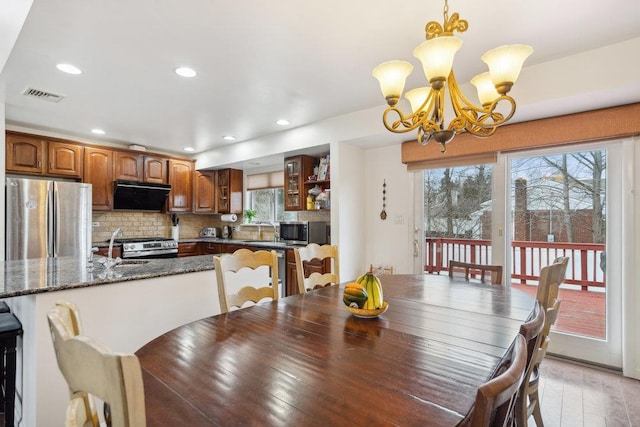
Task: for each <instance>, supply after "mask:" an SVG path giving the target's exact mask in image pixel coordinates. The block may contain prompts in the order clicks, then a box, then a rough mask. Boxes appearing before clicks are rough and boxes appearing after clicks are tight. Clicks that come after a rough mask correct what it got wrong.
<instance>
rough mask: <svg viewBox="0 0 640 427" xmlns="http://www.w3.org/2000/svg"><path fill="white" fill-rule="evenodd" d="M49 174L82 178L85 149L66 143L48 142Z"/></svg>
mask: <svg viewBox="0 0 640 427" xmlns="http://www.w3.org/2000/svg"><path fill="white" fill-rule="evenodd" d="M47 144H48V150H47V157H48V159H47V174H48V175H57V176H65V177H69V178H78V179H80V178H82V171H83V167H82V164H83V154H84V147H82V146H81V145H75V144H69V143H66V142H58V141H48V143H47Z"/></svg>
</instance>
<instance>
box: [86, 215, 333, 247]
mask: <svg viewBox="0 0 640 427" xmlns="http://www.w3.org/2000/svg"><path fill="white" fill-rule="evenodd" d="M297 216H298V219H299V220H300V221H330V220H331V218H330V213H329V211H309V212H307V211H301V212H299V213H298V215H297ZM178 218H180V239H190V238H195V237H199V236H200V230H201V229H202V228H204V227H218V228H221V227H222V226H224V225H231V226H232V227H234V228H237V230H236V233H235V236H234V237H235V238H245V239H250V238H257V237H258V235H257V233H258V228H257V227H240V226H241V225H242V222H243V218H242V215H238V221H236V222H234V223H229V222H223V221H222V220H221V219H220V215H219V214H215V215H196V214H190V213H184V214H178ZM93 223H94V224H96V223H98V224H99V225H97V226H94V227H93V236H92V240H93V241H94V242H96V243H97V242H106V241H108V240H109V239H110V238H111V234H112V233H113V232H114V231H115V229H116V228H118V227H120V228H121V229H122V237H171V214H170V213H160V212H136V211H112V212H94V213H93ZM262 232H263V234H264V237H263V238H264V239H270V238H273V230H272V229H271V227H262ZM254 234H255V235H254Z"/></svg>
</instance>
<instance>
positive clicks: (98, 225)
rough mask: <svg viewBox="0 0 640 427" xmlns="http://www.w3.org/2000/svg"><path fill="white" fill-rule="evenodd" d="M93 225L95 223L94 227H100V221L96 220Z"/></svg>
mask: <svg viewBox="0 0 640 427" xmlns="http://www.w3.org/2000/svg"><path fill="white" fill-rule="evenodd" d="M92 225H93V226H94V227H100V223H99V222H98V221H96V222H94V223H93V224H92Z"/></svg>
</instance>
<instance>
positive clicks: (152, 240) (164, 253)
mask: <svg viewBox="0 0 640 427" xmlns="http://www.w3.org/2000/svg"><path fill="white" fill-rule="evenodd" d="M114 243H120V244H122V256H121V258H122V259H132V258H175V257H177V256H178V242H176V241H175V240H173V239H171V238H167V237H137V238H131V239H115V240H114Z"/></svg>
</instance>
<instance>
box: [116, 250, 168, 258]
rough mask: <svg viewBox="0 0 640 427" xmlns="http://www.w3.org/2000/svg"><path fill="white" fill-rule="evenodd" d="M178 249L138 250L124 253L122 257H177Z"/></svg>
mask: <svg viewBox="0 0 640 427" xmlns="http://www.w3.org/2000/svg"><path fill="white" fill-rule="evenodd" d="M177 257H178V250H177V249H175V250H174V249H172V250H166V251H164V250H162V251H138V252H133V253H128V254H127V253H123V254H122V259H165V258H177Z"/></svg>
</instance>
